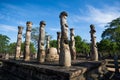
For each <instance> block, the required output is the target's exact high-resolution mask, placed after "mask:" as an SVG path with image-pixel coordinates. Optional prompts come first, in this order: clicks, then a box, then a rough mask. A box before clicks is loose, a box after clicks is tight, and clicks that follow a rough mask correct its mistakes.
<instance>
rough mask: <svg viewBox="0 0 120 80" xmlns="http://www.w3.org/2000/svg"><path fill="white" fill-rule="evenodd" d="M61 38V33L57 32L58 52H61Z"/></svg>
mask: <svg viewBox="0 0 120 80" xmlns="http://www.w3.org/2000/svg"><path fill="white" fill-rule="evenodd" d="M60 39H61V33H60V32H57V53H58V54H60Z"/></svg>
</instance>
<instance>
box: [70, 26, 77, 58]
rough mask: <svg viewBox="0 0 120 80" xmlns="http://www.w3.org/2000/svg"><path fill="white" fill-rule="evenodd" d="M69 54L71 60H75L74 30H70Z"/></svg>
mask: <svg viewBox="0 0 120 80" xmlns="http://www.w3.org/2000/svg"><path fill="white" fill-rule="evenodd" d="M70 52H71V58H72V60H76V49H75V39H74V29H73V28H71V29H70Z"/></svg>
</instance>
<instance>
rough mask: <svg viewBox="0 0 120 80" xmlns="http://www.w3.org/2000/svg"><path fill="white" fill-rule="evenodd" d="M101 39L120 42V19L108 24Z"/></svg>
mask: <svg viewBox="0 0 120 80" xmlns="http://www.w3.org/2000/svg"><path fill="white" fill-rule="evenodd" d="M102 38H103V39H109V40H111V41H114V42H120V17H119V18H117V19H115V20H113V21H112V22H110V23H108V25H107V26H106V29H105V31H103V33H102Z"/></svg>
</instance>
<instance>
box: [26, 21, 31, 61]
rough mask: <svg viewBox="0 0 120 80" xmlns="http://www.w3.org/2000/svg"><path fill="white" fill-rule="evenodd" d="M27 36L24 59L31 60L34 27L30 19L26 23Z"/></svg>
mask: <svg viewBox="0 0 120 80" xmlns="http://www.w3.org/2000/svg"><path fill="white" fill-rule="evenodd" d="M26 25H27V28H26V36H25V37H26V38H25V48H24V60H25V61H29V60H30V38H31V29H32V22H30V21H28V22H27V23H26Z"/></svg>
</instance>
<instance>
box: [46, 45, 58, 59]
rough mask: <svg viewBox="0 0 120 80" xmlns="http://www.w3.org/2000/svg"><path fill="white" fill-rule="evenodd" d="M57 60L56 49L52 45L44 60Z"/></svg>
mask: <svg viewBox="0 0 120 80" xmlns="http://www.w3.org/2000/svg"><path fill="white" fill-rule="evenodd" d="M58 60H59V55H58V53H57V49H56V48H54V47H51V48H49V49H48V53H47V56H46V61H58Z"/></svg>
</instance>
